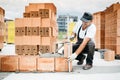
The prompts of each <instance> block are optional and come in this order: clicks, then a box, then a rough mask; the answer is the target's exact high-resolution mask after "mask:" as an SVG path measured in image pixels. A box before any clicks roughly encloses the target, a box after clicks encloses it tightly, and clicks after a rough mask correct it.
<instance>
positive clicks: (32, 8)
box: [29, 3, 38, 11]
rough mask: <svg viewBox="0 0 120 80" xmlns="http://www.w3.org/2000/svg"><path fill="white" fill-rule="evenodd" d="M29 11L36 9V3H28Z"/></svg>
mask: <svg viewBox="0 0 120 80" xmlns="http://www.w3.org/2000/svg"><path fill="white" fill-rule="evenodd" d="M29 11H38V10H37V5H34V4H31V3H30V4H29Z"/></svg>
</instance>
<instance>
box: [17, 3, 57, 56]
mask: <svg viewBox="0 0 120 80" xmlns="http://www.w3.org/2000/svg"><path fill="white" fill-rule="evenodd" d="M23 17H24V18H16V19H15V30H16V31H15V45H16V46H15V48H16V54H19V55H23V54H25V55H29V54H30V55H37V54H38V52H40V53H50V52H54V50H55V42H56V41H57V34H58V28H57V23H56V7H55V6H54V5H53V4H52V3H30V4H29V6H26V7H25V12H24V13H23Z"/></svg>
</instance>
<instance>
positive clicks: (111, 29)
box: [105, 3, 120, 54]
mask: <svg viewBox="0 0 120 80" xmlns="http://www.w3.org/2000/svg"><path fill="white" fill-rule="evenodd" d="M119 26H120V4H119V3H116V4H113V5H111V6H110V7H109V8H107V9H106V10H105V48H107V49H111V50H114V51H115V53H116V54H120V43H119V39H120V37H119V36H120V33H119V32H120V31H119V30H120V27H119Z"/></svg>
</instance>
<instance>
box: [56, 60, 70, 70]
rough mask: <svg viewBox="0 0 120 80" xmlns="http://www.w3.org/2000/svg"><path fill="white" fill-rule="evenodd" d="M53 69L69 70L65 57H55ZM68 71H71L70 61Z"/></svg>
mask: <svg viewBox="0 0 120 80" xmlns="http://www.w3.org/2000/svg"><path fill="white" fill-rule="evenodd" d="M55 71H56V72H66V71H69V66H68V61H67V58H55ZM70 71H72V62H71V63H70Z"/></svg>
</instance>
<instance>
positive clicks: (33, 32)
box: [32, 27, 39, 36]
mask: <svg viewBox="0 0 120 80" xmlns="http://www.w3.org/2000/svg"><path fill="white" fill-rule="evenodd" d="M32 35H33V36H39V27H32Z"/></svg>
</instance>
